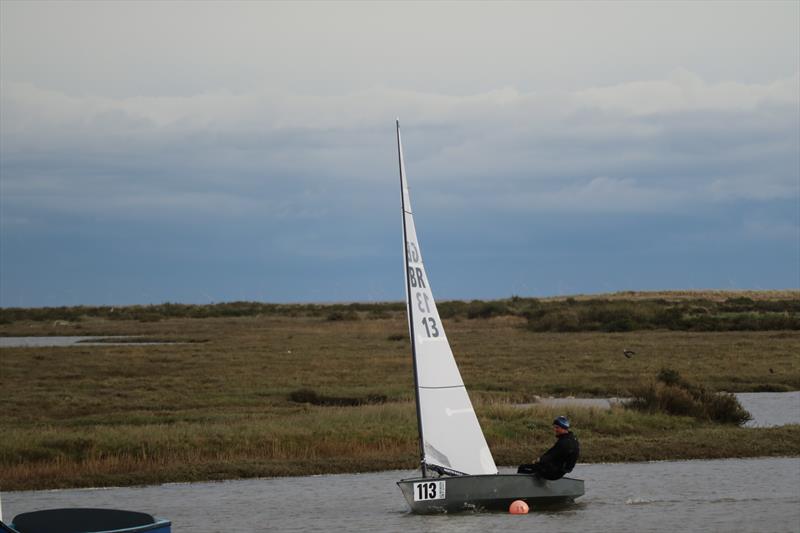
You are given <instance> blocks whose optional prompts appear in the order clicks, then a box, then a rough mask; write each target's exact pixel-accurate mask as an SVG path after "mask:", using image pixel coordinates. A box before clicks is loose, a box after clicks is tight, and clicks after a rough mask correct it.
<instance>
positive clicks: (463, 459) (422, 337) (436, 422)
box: [397, 121, 497, 476]
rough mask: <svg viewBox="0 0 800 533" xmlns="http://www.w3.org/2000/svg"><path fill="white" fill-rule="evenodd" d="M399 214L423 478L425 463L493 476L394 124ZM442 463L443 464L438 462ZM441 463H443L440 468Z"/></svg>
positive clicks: (453, 471) (448, 470) (454, 471)
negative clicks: (439, 302)
mask: <svg viewBox="0 0 800 533" xmlns="http://www.w3.org/2000/svg"><path fill="white" fill-rule="evenodd" d="M397 150H398V160H399V166H400V184H401V203H402V212H403V248H404V249H403V257H404V271H405V272H404V275H405V281H406V310H407V314H408V327H409V335H410V337H411V346H412V357H413V363H414V364H413V367H414V386H415V397H416V400H417V422H418V429H419V434H420V453H421V465H422V469H423V476H425V475H426V473H425V467H426V466H429V467H430V468H431V469H432V470H434V471H437V470H438V469H442V470H446V472H445V473H449V474H451V475H452V474H496V473H497V467H496V466H495V463H494V459H493V457H492V454H491V451H490V450H489V447H488V445H487V444H486V439H485V438H484V436H483V432H482V431H481V427H480V424H479V422H478V419H477V416H476V415H475V411H474V409H473V408H472V402H471V401H470V399H469V395H468V394H467V390H466V387H464V382H463V381H462V379H461V373H460V372H459V370H458V366H457V365H456V362H455V358H454V357H453V352H452V350H451V348H450V343H449V342H448V341H447V336H446V334H445V330H444V326H443V324H442V321H441V317H440V316H439V311H438V309H437V307H436V302H435V300H434V299H433V293H432V291H431V288H430V282H429V279H428V275H427V271H426V270H425V265H424V263H423V261H422V252H421V249H420V246H419V241H418V239H417V231H416V226H415V225H414V216H413V213H412V210H411V202H410V197H409V192H408V181H407V177H406V172H405V162H404V159H403V145H402V141H401V138H400V124H399V121H398V123H397ZM442 463H443V464H442ZM439 465H441V466H439Z"/></svg>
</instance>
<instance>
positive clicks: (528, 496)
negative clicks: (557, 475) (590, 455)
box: [397, 474, 584, 514]
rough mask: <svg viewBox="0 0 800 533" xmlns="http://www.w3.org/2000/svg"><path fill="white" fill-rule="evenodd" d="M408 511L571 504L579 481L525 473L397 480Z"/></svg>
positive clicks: (580, 487) (580, 491)
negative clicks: (516, 503) (552, 478)
mask: <svg viewBox="0 0 800 533" xmlns="http://www.w3.org/2000/svg"><path fill="white" fill-rule="evenodd" d="M397 485H398V486H399V487H400V490H401V491H402V492H403V496H405V498H406V501H407V502H408V505H409V507H411V511H412V512H414V513H419V514H432V513H454V512H462V511H483V510H487V511H500V510H502V511H507V510H508V507H509V505H511V502H513V501H514V500H523V501H525V502H526V503H527V504H528V505H529V506H530V507H531V509H536V507H542V506H557V505H563V504H567V503H572V502H573V501H574V500H575V498H578V497H580V496H583V493H584V487H583V480H581V479H572V478H561V479H558V480H556V481H549V480H546V479H542V478H540V477H538V476H534V475H527V474H495V475H481V476H454V477H441V478H413V479H404V480H402V481H398V482H397Z"/></svg>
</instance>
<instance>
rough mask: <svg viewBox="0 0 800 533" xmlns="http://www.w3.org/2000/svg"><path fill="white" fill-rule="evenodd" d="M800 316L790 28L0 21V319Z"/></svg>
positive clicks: (779, 13) (66, 17)
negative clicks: (416, 300)
mask: <svg viewBox="0 0 800 533" xmlns="http://www.w3.org/2000/svg"><path fill="white" fill-rule="evenodd" d="M396 117H399V118H400V123H401V128H402V134H403V145H404V150H405V161H406V170H407V173H408V179H409V183H410V188H411V201H412V205H413V207H414V212H415V219H416V224H417V230H418V235H419V239H420V244H421V248H422V253H423V256H424V258H425V263H426V267H427V271H428V276H429V278H430V283H431V285H432V287H433V291H434V295H435V296H436V297H437V299H439V300H444V299H466V300H470V299H490V298H506V297H510V296H513V295H517V296H524V297H529V296H533V297H540V296H553V295H570V294H596V293H607V292H615V291H628V290H635V291H640V290H642V291H644V290H671V289H674V290H683V289H798V288H800V3H799V2H796V1H788V2H685V3H684V2H663V3H662V2H638V3H637V2H566V3H548V2H528V3H526V2H515V3H505V2H491V3H489V2H486V3H484V2H470V3H451V2H439V3H424V2H418V3H405V2H403V3H400V2H398V3H393V2H372V3H367V2H295V3H281V2H243V3H237V2H219V3H218V2H66V1H65V2H17V1H11V0H2V1H0V306H3V307H19V306H22V307H39V306H62V305H127V304H154V303H161V302H182V303H211V302H225V301H237V300H247V301H264V302H348V301H400V300H402V299H403V298H404V280H403V274H402V268H403V266H402V261H403V259H402V242H401V240H402V226H401V215H400V187H399V176H398V168H397V153H396V149H397V148H396V146H397V145H396V140H395V118H396Z"/></svg>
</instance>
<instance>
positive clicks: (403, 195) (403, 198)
mask: <svg viewBox="0 0 800 533" xmlns="http://www.w3.org/2000/svg"><path fill="white" fill-rule="evenodd" d="M396 124H397V159H398V165H399V166H400V206H401V209H402V213H401V215H402V217H403V273H404V276H405V280H406V316H407V317H408V335H409V339H410V340H411V361H412V366H413V367H414V400H415V401H414V404H415V406H416V409H417V431H418V432H419V464H420V469H421V470H422V477H427V472H426V467H425V439H424V437H423V434H422V411H421V410H420V403H419V375H418V373H417V372H418V371H417V347H416V338H415V336H414V320H413V319H412V304H411V285H410V283H411V280H410V279H409V276H408V228H407V227H406V213H407V212H408V213H410V212H411V206H410V205H407V201H408V185H407V183H406V176H405V165H404V164H403V143H402V141H401V140H400V119H397V122H396ZM408 203H410V202H408Z"/></svg>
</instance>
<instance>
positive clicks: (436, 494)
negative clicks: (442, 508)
mask: <svg viewBox="0 0 800 533" xmlns="http://www.w3.org/2000/svg"><path fill="white" fill-rule="evenodd" d="M444 484H445V482H444V481H425V482H422V483H414V501H415V502H422V501H425V500H443V499H444V498H445V492H444Z"/></svg>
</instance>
